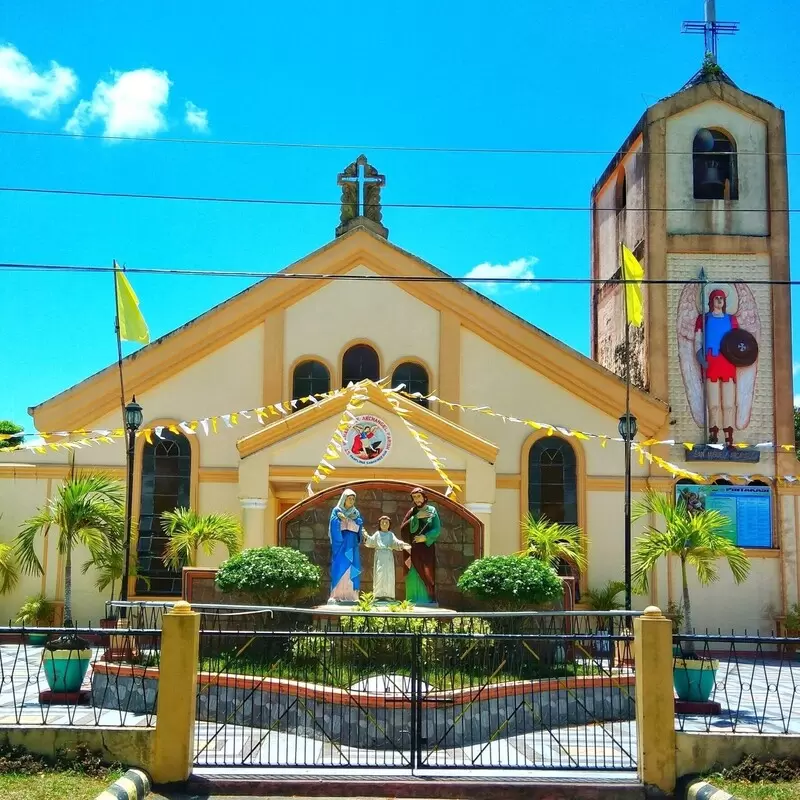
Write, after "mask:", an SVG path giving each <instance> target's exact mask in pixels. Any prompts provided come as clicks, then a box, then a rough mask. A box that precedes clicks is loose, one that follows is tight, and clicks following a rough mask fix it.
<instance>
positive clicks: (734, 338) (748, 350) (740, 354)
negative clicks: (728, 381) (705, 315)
mask: <svg viewBox="0 0 800 800" xmlns="http://www.w3.org/2000/svg"><path fill="white" fill-rule="evenodd" d="M719 349H720V352H721V353H722V355H723V356H725V358H726V359H728V361H730V362H731V364H733V365H734V366H735V367H750V366H752V365H753V364H755V363H756V360H757V359H758V342H757V341H756V337H755V336H753V334H752V333H750V331H746V330H744V328H733V329H732V330H730V331H728V332H727V333H726V334H725V335H724V336H723V337H722V341H721V342H720V346H719Z"/></svg>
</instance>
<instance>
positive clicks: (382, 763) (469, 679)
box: [195, 607, 636, 770]
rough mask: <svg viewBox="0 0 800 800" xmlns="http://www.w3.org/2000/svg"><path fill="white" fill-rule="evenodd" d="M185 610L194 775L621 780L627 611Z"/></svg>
mask: <svg viewBox="0 0 800 800" xmlns="http://www.w3.org/2000/svg"><path fill="white" fill-rule="evenodd" d="M199 610H201V611H202V612H203V614H204V617H203V626H202V629H201V636H200V673H199V680H198V690H197V724H196V747H195V753H196V755H195V763H196V764H197V765H198V766H204V767H209V766H225V767H242V766H262V767H263V766H270V767H287V766H291V767H306V768H314V767H329V768H330V767H359V768H361V767H394V768H404V767H405V768H420V769H439V768H462V769H464V768H475V767H478V768H481V767H483V768H492V769H506V768H509V769H514V768H517V769H537V768H539V769H545V768H558V769H605V770H608V769H617V770H632V769H635V766H636V756H635V753H636V742H635V730H634V729H635V722H634V721H633V720H634V717H635V714H634V687H633V669H632V667H633V663H632V662H633V659H632V641H633V636H632V632H631V630H630V627H631V626H630V623H631V617H632V616H634V615H625V614H619V613H611V612H606V613H585V614H581V613H539V614H531V613H524V614H485V615H480V614H470V615H452V614H449V615H442V614H440V613H439V614H437V613H435V612H433V613H430V614H408V613H407V614H403V613H396V614H386V613H385V612H383V613H375V612H373V613H363V612H359V611H357V610H354V611H347V612H342V613H337V614H336V615H331V616H326V617H320V616H319V614H318V612H317V614H316V616H315V615H312V614H311V613H310V612H309V611H308V610H298V609H295V610H288V611H287V610H280V609H269V610H260V611H259V612H257V613H255V614H253V612H252V610H251V613H250V614H249V615H248V614H247V613H246V611H245V610H244V609H234V608H231V607H217V608H215V609H209V608H205V609H199ZM212 623H215V624H212Z"/></svg>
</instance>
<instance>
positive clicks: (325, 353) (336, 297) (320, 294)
mask: <svg viewBox="0 0 800 800" xmlns="http://www.w3.org/2000/svg"><path fill="white" fill-rule="evenodd" d="M351 274H354V275H374V274H375V273H373V272H371V271H370V270H369V269H367V268H365V267H358V268H356V269H354V270H353V271H352V273H351ZM285 325H286V327H285V331H284V344H283V347H284V365H285V366H284V368H285V369H286V370H287V375H286V378H285V381H284V386H286V387H287V391H290V388H289V386H290V385H289V380H290V378H291V376H290V375H288V370H289V368H290V367H291V365H292V363H293V362H295V361H296V360H297V359H298V358H300V357H301V356H307V355H310V354H313V355H317V356H320V357H321V358H323V359H325V360H326V361H327V362H328V363H329V364H331V365H332V367H333V370H334V375H333V376H332V380H334V381H337V380H341V361H340V359H341V354H342V351H343V349H344V348H345V347H346V345H347V344H348V343H349V342H351V341H353V340H355V339H356V338H358V339H359V340H362V339H366V340H368V341H369V342H371V343H372V344H373V346H375V347H376V349H377V350H378V354H379V356H380V361H381V364H380V366H381V376H382V377H390V376H389V374H388V373H389V368H390V367H391V366H392V365H393V364H395V362H398V361H400V360H401V359H408V358H411V359H412V360H413V359H422V361H424V362H425V364H426V365H427V366H428V368H429V370H430V373H431V374H430V380H431V387H434V386H436V369H437V365H438V363H439V312H438V311H437V310H436V309H434V308H432V307H430V306H428V305H425V304H424V303H421V302H420V301H419V300H417V299H415V298H414V297H412V296H411V295H410V294H408V292H405V291H404V290H403V289H402V288H401V287H400V286H397V285H395V284H393V283H390V282H389V281H380V282H378V281H371V282H369V283H366V282H360V283H359V282H356V281H353V282H350V281H334V282H333V283H329V284H328V285H327V286H324V287H323V288H322V289H320V290H318V291H317V292H314V294H312V295H310V296H309V297H306V298H304V299H303V300H300V301H299V302H298V303H296V304H294V305H293V306H290V307H289V308H288V309H286V323H285Z"/></svg>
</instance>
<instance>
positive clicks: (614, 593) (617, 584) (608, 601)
mask: <svg viewBox="0 0 800 800" xmlns="http://www.w3.org/2000/svg"><path fill="white" fill-rule="evenodd" d="M624 591H625V583H624V581H609V582H608V583H607V584H606V585H605V586H601V587H600V588H599V589H587V590H586V591H585V592H584V593H583V599H584V600H585V601H586V603H588V605H589V607H590V608H591V609H592V610H593V611H613V610H614V609H615V608H617V607H618V605H619V604H618V603H617V598H618V597H619V595H620V594H622V592H624Z"/></svg>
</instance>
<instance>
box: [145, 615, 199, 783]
mask: <svg viewBox="0 0 800 800" xmlns="http://www.w3.org/2000/svg"><path fill="white" fill-rule="evenodd" d="M199 646H200V615H199V614H197V613H196V612H194V611H192V608H191V606H190V605H189V604H188V603H186V602H184V601H183V600H181V601H179V602H177V603H175V606H174V607H173V609H172V611H170V612H169V613H168V614H165V615H164V617H163V622H162V626H161V665H160V673H159V680H158V704H157V707H156V738H155V753H154V756H153V768H152V770H151V777H152V779H153V782H154V783H157V784H161V783H178V782H180V781H185V780H186V779H187V778H188V777H189V775H190V774H191V772H192V762H193V760H194V721H195V709H196V702H197V697H196V695H197V663H198V652H199Z"/></svg>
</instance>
